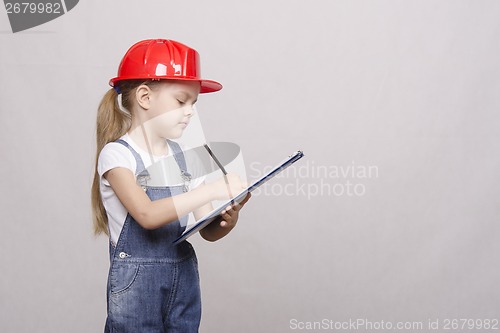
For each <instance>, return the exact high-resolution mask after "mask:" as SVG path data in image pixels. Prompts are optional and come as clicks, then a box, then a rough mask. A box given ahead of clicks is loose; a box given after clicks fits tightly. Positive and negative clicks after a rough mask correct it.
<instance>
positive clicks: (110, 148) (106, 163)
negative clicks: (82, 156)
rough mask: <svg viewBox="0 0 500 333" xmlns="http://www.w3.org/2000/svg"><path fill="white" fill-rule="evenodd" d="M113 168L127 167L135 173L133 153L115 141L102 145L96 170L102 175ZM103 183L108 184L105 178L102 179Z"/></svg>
mask: <svg viewBox="0 0 500 333" xmlns="http://www.w3.org/2000/svg"><path fill="white" fill-rule="evenodd" d="M114 168H127V169H129V170H130V171H132V172H133V173H134V174H135V169H136V161H135V158H134V155H132V153H131V152H130V150H129V149H128V148H127V147H125V146H124V145H122V144H120V143H116V142H111V143H108V144H107V145H105V146H104V148H103V149H102V150H101V153H100V154H99V158H98V160H97V172H98V173H99V176H100V177H102V175H104V174H105V173H106V172H107V171H109V170H111V169H114ZM102 181H103V183H104V185H107V186H109V183H108V181H107V180H106V179H104V178H103V179H102Z"/></svg>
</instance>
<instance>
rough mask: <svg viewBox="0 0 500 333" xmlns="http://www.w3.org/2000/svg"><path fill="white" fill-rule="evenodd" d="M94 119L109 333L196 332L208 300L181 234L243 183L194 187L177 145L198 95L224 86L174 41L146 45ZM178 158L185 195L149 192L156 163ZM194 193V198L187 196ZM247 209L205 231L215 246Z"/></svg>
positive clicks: (133, 51)
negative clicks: (190, 219)
mask: <svg viewBox="0 0 500 333" xmlns="http://www.w3.org/2000/svg"><path fill="white" fill-rule="evenodd" d="M110 85H111V86H112V87H113V88H112V89H110V90H109V91H108V92H107V93H106V94H105V96H104V97H103V100H102V101H101V104H100V105H99V109H98V115H97V162H96V170H95V176H94V183H93V185H92V206H93V218H94V229H95V232H96V234H100V233H105V234H107V235H109V238H110V250H109V252H110V261H111V264H110V270H109V276H108V286H107V302H108V303H107V304H108V317H107V320H106V326H105V332H134V333H138V332H140V333H147V332H197V331H198V327H199V323H200V317H201V300H200V287H199V277H198V267H197V259H196V256H195V253H194V250H193V248H192V246H191V244H189V243H188V242H187V241H184V242H182V243H181V244H179V245H173V244H172V242H173V240H175V239H176V238H177V237H178V236H179V235H180V234H182V232H183V231H184V229H185V227H184V226H183V225H185V223H186V219H187V217H186V215H187V214H189V213H190V212H193V213H194V215H195V218H197V219H198V218H200V217H201V216H203V215H205V214H207V213H208V212H210V211H211V210H212V206H211V203H210V202H211V201H212V200H216V199H226V198H227V197H228V193H239V192H241V190H242V189H243V188H244V187H245V184H243V182H242V181H241V180H240V178H239V177H238V176H236V175H231V174H228V175H227V179H221V180H219V181H216V182H213V183H209V184H204V183H203V181H199V180H198V181H192V182H191V184H189V182H190V177H189V171H188V170H187V166H186V160H185V158H184V155H183V152H182V150H181V147H180V146H179V144H177V143H176V142H174V141H171V140H170V139H176V138H179V137H180V136H181V135H182V133H183V130H184V129H185V128H186V126H187V125H188V124H189V120H190V117H191V116H192V114H193V105H194V103H195V102H196V100H197V97H198V94H199V93H209V92H214V91H218V90H220V89H221V88H222V86H221V85H220V84H219V83H217V82H215V81H210V80H203V79H201V78H200V70H199V56H198V53H197V52H196V51H195V50H194V49H192V48H189V47H187V46H186V45H183V44H181V43H178V42H175V41H172V40H164V39H158V40H144V41H141V42H138V43H136V44H135V45H133V46H132V47H131V48H130V49H129V50H128V51H127V53H126V54H125V56H124V57H123V59H122V62H121V64H120V66H119V69H118V77H116V78H114V79H111V81H110ZM166 156H173V158H175V161H176V167H175V168H176V169H175V170H177V172H178V174H179V179H180V180H181V181H180V182H179V185H176V186H164V187H151V186H148V183H147V182H148V177H149V173H148V170H147V168H148V167H149V166H150V165H151V164H152V163H153V160H158V159H161V158H165V157H166ZM188 185H189V186H190V187H191V190H190V191H188V190H187V187H188ZM248 198H249V196H247V198H246V199H245V200H244V201H243V202H242V203H241V204H235V205H233V206H230V207H227V208H226V209H225V211H224V212H223V213H222V214H221V218H220V221H218V222H217V223H212V224H211V225H209V226H207V227H206V228H204V229H203V230H201V231H200V234H201V236H202V237H203V238H204V239H206V240H209V241H216V240H218V239H220V238H222V237H224V236H225V235H226V234H228V233H229V231H231V229H232V228H234V226H235V225H236V222H237V220H238V213H239V210H240V209H241V207H242V206H243V205H244V204H245V203H246V201H247V200H248Z"/></svg>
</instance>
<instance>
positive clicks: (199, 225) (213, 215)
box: [174, 150, 304, 244]
mask: <svg viewBox="0 0 500 333" xmlns="http://www.w3.org/2000/svg"><path fill="white" fill-rule="evenodd" d="M303 156H304V153H303V152H302V151H300V150H298V151H296V152H295V153H293V154H292V155H290V156H289V157H288V158H287V159H285V160H284V161H282V162H281V163H280V164H278V165H277V166H276V167H274V168H273V169H272V170H271V171H269V172H268V173H267V174H265V175H264V176H262V177H261V178H259V179H257V180H256V181H254V182H253V183H252V184H251V185H250V186H248V187H247V188H246V189H244V190H243V191H242V192H240V193H239V194H238V195H236V196H235V197H234V198H232V199H230V200H228V201H226V202H224V203H223V204H221V205H220V206H219V207H217V208H215V209H214V210H212V211H211V212H210V213H208V214H207V215H205V216H204V217H202V218H201V219H200V220H199V221H198V222H196V223H195V224H194V225H192V226H191V227H190V228H188V229H186V230H185V231H184V232H183V233H182V235H180V236H179V237H178V238H177V239H176V240H175V241H174V244H179V243H180V242H182V241H184V240H186V239H187V238H189V237H191V236H192V235H194V234H195V233H196V232H198V231H200V230H201V229H203V228H204V227H206V226H207V225H209V224H210V223H212V222H213V221H215V220H216V219H217V218H219V216H220V213H221V212H222V211H223V210H224V209H225V208H226V207H227V206H229V205H232V204H234V203H235V202H237V203H240V202H241V201H243V199H244V198H245V197H246V195H247V193H249V192H252V191H253V190H255V189H256V188H258V187H259V186H261V185H263V184H265V183H266V182H267V181H268V180H270V179H271V178H273V177H274V176H276V175H277V174H279V173H280V172H282V171H283V170H285V169H286V168H288V167H289V166H290V165H292V164H293V163H295V162H297V161H298V160H299V159H301V158H302V157H303Z"/></svg>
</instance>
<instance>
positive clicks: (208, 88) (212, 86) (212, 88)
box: [109, 76, 222, 94]
mask: <svg viewBox="0 0 500 333" xmlns="http://www.w3.org/2000/svg"><path fill="white" fill-rule="evenodd" d="M126 80H171V81H198V82H200V94H205V93H211V92H216V91H219V90H221V89H222V84H220V83H219V82H217V81H213V80H200V79H197V78H187V77H166V78H161V77H157V76H155V77H115V78H112V79H111V80H109V85H110V86H111V87H116V85H117V84H118V83H119V82H121V81H126Z"/></svg>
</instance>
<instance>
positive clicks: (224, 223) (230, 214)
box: [219, 193, 251, 229]
mask: <svg viewBox="0 0 500 333" xmlns="http://www.w3.org/2000/svg"><path fill="white" fill-rule="evenodd" d="M250 197H251V194H250V193H248V194H247V196H246V197H245V199H243V201H242V202H240V203H236V202H235V203H234V204H232V205H230V206H227V207H226V209H224V210H223V211H222V212H221V213H220V216H221V217H222V220H221V221H220V223H219V225H220V226H221V227H222V228H229V229H232V228H234V227H235V226H236V222H238V215H239V212H240V210H241V208H243V206H244V205H245V204H246V203H247V201H248V200H249V199H250Z"/></svg>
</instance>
